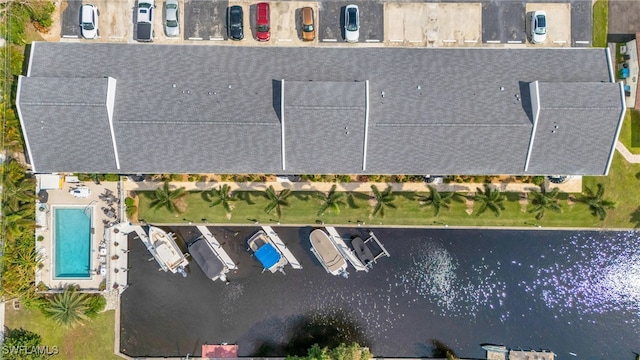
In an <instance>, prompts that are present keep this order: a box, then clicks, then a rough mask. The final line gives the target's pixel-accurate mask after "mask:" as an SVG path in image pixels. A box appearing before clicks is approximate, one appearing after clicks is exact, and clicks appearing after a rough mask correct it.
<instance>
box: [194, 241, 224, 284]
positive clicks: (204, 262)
mask: <svg viewBox="0 0 640 360" xmlns="http://www.w3.org/2000/svg"><path fill="white" fill-rule="evenodd" d="M187 250H188V251H189V254H191V257H192V258H193V259H194V260H195V261H196V263H197V264H198V266H200V268H201V269H202V271H203V272H204V274H205V275H206V276H207V277H208V278H209V279H211V280H213V281H216V280H218V279H220V280H222V281H224V282H227V275H226V274H227V273H228V272H229V268H228V267H227V266H226V264H225V262H224V260H223V259H222V257H221V256H220V255H218V251H217V250H216V249H215V248H214V247H213V245H211V243H209V241H207V239H206V238H205V237H204V235H200V236H198V237H196V238H195V239H193V240H191V241H189V242H188V243H187ZM222 251H224V250H222Z"/></svg>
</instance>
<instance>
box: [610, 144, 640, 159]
mask: <svg viewBox="0 0 640 360" xmlns="http://www.w3.org/2000/svg"><path fill="white" fill-rule="evenodd" d="M616 150H618V152H619V153H620V155H622V157H624V159H625V160H627V162H628V163H631V164H640V155H635V154H632V153H631V151H629V149H627V147H626V146H624V144H623V143H621V142H620V141H618V142H616Z"/></svg>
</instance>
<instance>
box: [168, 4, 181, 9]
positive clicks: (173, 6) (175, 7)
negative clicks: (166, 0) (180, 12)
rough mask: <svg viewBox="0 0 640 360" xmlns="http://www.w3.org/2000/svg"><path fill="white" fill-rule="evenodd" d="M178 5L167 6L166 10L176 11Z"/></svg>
mask: <svg viewBox="0 0 640 360" xmlns="http://www.w3.org/2000/svg"><path fill="white" fill-rule="evenodd" d="M177 8H178V5H176V4H167V9H177Z"/></svg>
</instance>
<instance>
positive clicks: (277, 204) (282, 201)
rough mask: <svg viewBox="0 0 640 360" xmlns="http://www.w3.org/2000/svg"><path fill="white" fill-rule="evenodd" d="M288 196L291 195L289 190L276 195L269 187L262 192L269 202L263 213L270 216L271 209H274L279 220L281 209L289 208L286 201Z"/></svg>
mask: <svg viewBox="0 0 640 360" xmlns="http://www.w3.org/2000/svg"><path fill="white" fill-rule="evenodd" d="M289 195H291V190H289V189H283V190H281V191H280V192H279V193H277V194H276V191H275V190H274V189H273V186H269V188H268V189H267V190H265V191H264V196H265V197H266V198H267V199H268V200H269V204H267V207H265V208H264V212H266V213H267V214H271V212H272V211H273V209H275V210H276V215H278V218H280V217H281V216H282V207H283V206H289V202H288V201H287V198H288V197H289Z"/></svg>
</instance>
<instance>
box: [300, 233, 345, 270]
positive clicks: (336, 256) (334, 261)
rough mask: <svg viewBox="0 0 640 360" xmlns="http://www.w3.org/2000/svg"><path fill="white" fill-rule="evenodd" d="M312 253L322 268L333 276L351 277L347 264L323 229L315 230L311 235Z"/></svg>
mask: <svg viewBox="0 0 640 360" xmlns="http://www.w3.org/2000/svg"><path fill="white" fill-rule="evenodd" d="M309 240H310V241H311V252H312V253H313V255H315V256H316V258H317V259H318V261H319V262H320V264H322V267H324V269H325V270H326V271H327V272H328V273H329V274H331V275H340V276H342V277H344V278H347V277H348V276H349V273H348V272H347V262H346V260H345V259H344V256H342V254H341V253H340V251H338V248H337V247H336V245H335V244H334V243H333V242H332V241H331V239H330V238H329V235H327V233H326V232H324V231H322V230H321V229H315V230H313V231H312V232H311V234H310V235H309Z"/></svg>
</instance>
